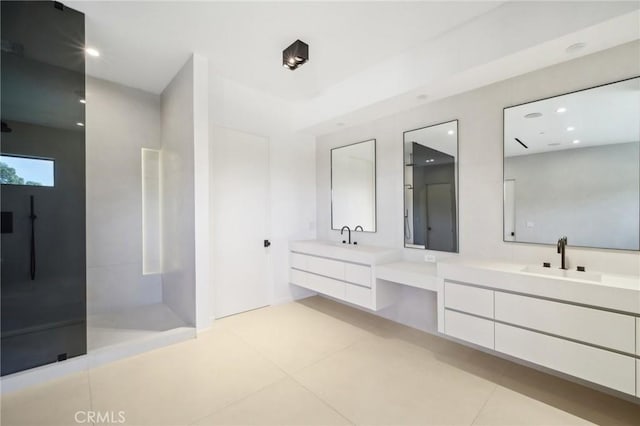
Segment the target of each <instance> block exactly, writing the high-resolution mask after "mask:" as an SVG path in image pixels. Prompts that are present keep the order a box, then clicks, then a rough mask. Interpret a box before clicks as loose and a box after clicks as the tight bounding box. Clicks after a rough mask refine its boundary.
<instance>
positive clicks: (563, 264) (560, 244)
mask: <svg viewBox="0 0 640 426" xmlns="http://www.w3.org/2000/svg"><path fill="white" fill-rule="evenodd" d="M565 247H567V237H562V238H560V239H559V240H558V253H559V254H560V269H567V265H566V260H565V256H564V251H565Z"/></svg>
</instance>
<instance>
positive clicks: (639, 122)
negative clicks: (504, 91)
mask: <svg viewBox="0 0 640 426" xmlns="http://www.w3.org/2000/svg"><path fill="white" fill-rule="evenodd" d="M559 108H564V109H566V110H565V111H562V110H561V112H558V109H559ZM530 114H534V116H533V117H531V116H530V118H528V117H527V115H530ZM538 114H541V115H540V116H538ZM639 117H640V78H634V79H631V80H626V81H623V82H619V83H615V84H608V85H606V86H601V87H598V88H594V89H590V90H583V91H580V92H575V93H570V94H566V95H562V96H556V97H553V98H549V99H545V100H540V101H536V102H530V103H527V104H524V105H519V106H515V107H511V108H507V109H505V111H504V152H505V156H506V157H512V156H517V155H530V154H537V153H541V152H549V151H559V150H565V149H576V148H584V147H588V146H598V145H608V144H619V143H628V142H639V141H640V118H639ZM569 129H571V130H569ZM515 138H518V139H520V141H522V142H523V143H524V144H525V145H526V146H527V148H525V147H523V146H522V145H520V144H519V143H518V142H517V141H516V140H515ZM576 140H577V141H579V143H573V142H574V141H576Z"/></svg>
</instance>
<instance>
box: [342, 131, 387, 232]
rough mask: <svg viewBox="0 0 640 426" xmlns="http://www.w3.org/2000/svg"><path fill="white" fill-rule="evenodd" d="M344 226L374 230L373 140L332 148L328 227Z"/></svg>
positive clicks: (374, 154) (374, 157) (374, 182)
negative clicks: (329, 223)
mask: <svg viewBox="0 0 640 426" xmlns="http://www.w3.org/2000/svg"><path fill="white" fill-rule="evenodd" d="M343 226H348V227H349V228H351V229H355V228H356V227H357V226H361V227H362V230H363V231H364V232H376V140H375V139H370V140H367V141H364V142H358V143H354V144H351V145H347V146H342V147H339V148H334V149H332V150H331V228H332V229H335V230H340V229H341V228H342V227H343ZM358 229H360V228H358Z"/></svg>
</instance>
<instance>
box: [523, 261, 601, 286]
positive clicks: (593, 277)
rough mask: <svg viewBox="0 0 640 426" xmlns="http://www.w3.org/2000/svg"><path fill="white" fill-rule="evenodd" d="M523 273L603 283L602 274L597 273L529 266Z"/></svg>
mask: <svg viewBox="0 0 640 426" xmlns="http://www.w3.org/2000/svg"><path fill="white" fill-rule="evenodd" d="M522 272H526V273H529V274H537V275H545V276H548V277H559V278H568V279H577V280H585V281H593V282H598V283H599V282H601V281H602V274H599V273H597V272H582V271H573V270H568V269H559V268H545V267H542V266H534V265H528V266H525V267H524V268H522Z"/></svg>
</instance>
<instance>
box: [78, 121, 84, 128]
mask: <svg viewBox="0 0 640 426" xmlns="http://www.w3.org/2000/svg"><path fill="white" fill-rule="evenodd" d="M76 126H80V127H84V123H81V122H79V121H78V122H77V123H76Z"/></svg>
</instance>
